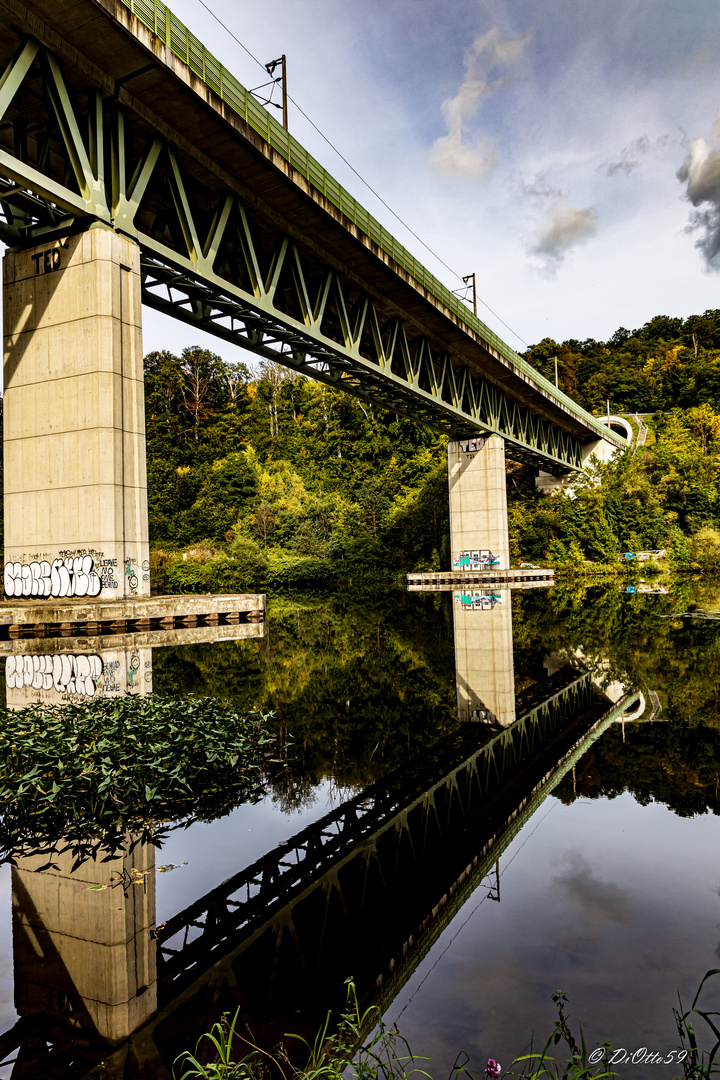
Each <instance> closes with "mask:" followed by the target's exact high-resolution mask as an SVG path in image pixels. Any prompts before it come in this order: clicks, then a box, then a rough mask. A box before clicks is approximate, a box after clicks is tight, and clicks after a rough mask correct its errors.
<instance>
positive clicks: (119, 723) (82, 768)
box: [0, 695, 275, 860]
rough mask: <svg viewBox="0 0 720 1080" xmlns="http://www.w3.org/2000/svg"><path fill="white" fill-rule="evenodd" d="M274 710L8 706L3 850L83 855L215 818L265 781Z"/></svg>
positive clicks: (146, 701)
mask: <svg viewBox="0 0 720 1080" xmlns="http://www.w3.org/2000/svg"><path fill="white" fill-rule="evenodd" d="M274 745H275V738H274V736H273V735H271V734H270V732H269V731H268V729H267V717H265V716H261V715H259V714H252V713H251V714H250V715H249V716H244V715H242V714H240V713H239V712H238V711H237V710H236V709H235V708H234V707H233V706H231V705H228V704H224V703H222V702H220V701H218V700H217V698H181V699H167V700H166V699H163V698H160V697H157V696H155V695H149V696H143V697H141V696H128V697H122V698H100V699H98V700H95V701H88V702H81V703H75V702H73V703H68V704H63V705H59V706H47V705H32V706H30V707H29V708H27V709H24V710H23V711H22V712H14V711H12V710H8V709H4V710H1V711H0V853H2V854H3V855H5V857H7V856H10V855H12V853H13V852H17V851H19V850H22V851H23V854H29V853H30V852H31V851H34V852H35V853H38V852H44V851H52V850H54V845H55V844H56V842H57V841H58V840H59V839H61V838H62V841H63V843H65V844H66V845H67V846H66V847H65V848H64V850H72V851H74V852H75V854H76V857H77V858H78V860H79V859H81V858H85V857H87V856H88V855H90V854H91V853H92V851H93V850H97V849H98V848H99V847H100V846H102V847H104V848H106V849H108V850H109V852H110V853H111V855H112V853H114V852H115V851H117V850H118V849H120V848H125V847H126V846H127V837H128V834H132V835H133V846H134V844H135V843H138V842H141V841H150V842H154V843H158V838H159V835H160V831H161V829H166V828H167V827H168V823H171V822H178V821H183V822H188V821H190V820H196V819H205V820H207V819H210V818H213V817H216V816H218V815H219V814H222V813H226V812H227V811H228V810H229V809H231V808H232V807H233V806H234V805H236V804H237V802H238V801H239V800H240V799H241V798H250V797H253V795H254V794H257V793H258V791H259V790H260V789H261V784H262V781H263V775H264V768H265V765H266V763H267V762H268V761H269V760H271V758H270V755H271V752H272V749H273V747H274Z"/></svg>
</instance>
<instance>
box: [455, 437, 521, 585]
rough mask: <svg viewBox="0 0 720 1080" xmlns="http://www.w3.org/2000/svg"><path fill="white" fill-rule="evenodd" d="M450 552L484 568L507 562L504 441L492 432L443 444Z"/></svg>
mask: <svg viewBox="0 0 720 1080" xmlns="http://www.w3.org/2000/svg"><path fill="white" fill-rule="evenodd" d="M448 487H449V491H450V555H451V563H452V567H453V569H455V568H458V567H460V566H461V565H463V564H465V563H467V561H468V560H469V562H470V563H472V564H473V565H477V567H478V568H479V567H480V566H483V567H485V568H486V569H488V570H490V569H497V570H507V569H508V568H509V566H510V542H509V539H508V521H507V494H506V488H505V443H504V441H503V440H502V439H501V438H499V437H498V436H493V437H492V438H489V439H466V440H463V441H461V442H451V443H449V444H448Z"/></svg>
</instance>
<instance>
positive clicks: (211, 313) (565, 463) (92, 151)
mask: <svg viewBox="0 0 720 1080" xmlns="http://www.w3.org/2000/svg"><path fill="white" fill-rule="evenodd" d="M36 60H39V63H40V64H41V67H42V71H43V77H44V85H45V89H46V97H47V99H48V101H49V102H50V106H51V110H52V118H53V121H54V124H55V126H56V129H57V131H58V132H59V133H60V135H61V137H62V143H63V145H64V147H65V152H66V154H67V159H68V166H67V168H66V172H67V173H68V176H69V175H70V174H72V177H74V180H75V184H76V187H77V191H76V190H73V188H72V187H70V186H69V185H68V183H67V182H66V183H61V182H58V181H57V179H54V178H52V177H50V176H48V175H45V173H44V172H43V170H42V169H40V168H36V167H34V166H32V165H31V164H29V162H28V161H27V160H23V159H22V158H21V157H17V156H15V155H14V154H12V153H10V152H9V151H8V150H6V149H3V148H2V147H0V207H2V211H3V212H4V215H5V221H4V222H0V237H1V238H2V239H4V240H5V241H6V242H7V243H9V244H11V245H14V246H20V245H22V244H25V245H30V244H33V243H38V242H39V241H40V240H41V239H45V238H47V237H49V236H51V235H53V233H55V234H67V232H69V231H73V229H79V228H86V227H87V226H88V224H89V223H91V222H100V223H103V224H105V225H107V226H109V227H111V228H114V229H115V230H117V231H119V232H122V233H123V234H125V235H127V236H129V237H131V238H133V239H135V240H136V241H137V242H138V243H139V245H140V248H141V253H142V258H141V265H142V274H143V301H144V302H145V303H146V304H148V305H149V306H151V307H153V308H155V309H157V310H160V311H164V312H165V313H167V314H169V315H171V316H172V317H174V318H178V319H181V320H182V321H184V322H186V323H189V324H191V325H194V326H197V327H198V328H201V329H203V330H205V331H207V332H209V333H211V334H213V335H215V336H216V337H219V338H223V339H225V340H227V341H232V342H233V343H234V344H237V345H240V346H241V347H243V348H246V349H248V350H250V351H251V352H254V353H256V354H257V355H260V356H263V357H265V358H267V359H270V360H274V361H277V362H278V363H280V364H283V365H285V366H287V367H289V368H291V369H293V370H295V371H297V372H300V373H302V374H304V375H307V376H309V377H310V378H313V379H317V380H319V381H321V382H324V383H327V384H328V385H330V386H333V387H335V388H336V389H340V390H343V391H345V392H347V393H349V394H352V395H354V396H355V397H358V398H362V399H364V400H366V401H369V402H371V403H373V404H376V405H379V406H381V407H383V408H385V409H388V410H389V411H391V412H395V413H397V414H399V415H403V416H406V417H410V418H411V419H414V420H417V421H419V422H421V423H423V424H425V425H427V426H429V427H431V428H434V429H435V430H437V431H440V432H443V433H445V434H447V435H448V436H449V437H450V438H453V439H462V438H469V437H473V436H477V435H499V436H501V437H502V438H503V439H504V440H505V446H506V451H507V453H508V456H509V457H511V458H515V459H517V460H519V461H523V462H526V463H528V464H531V465H533V466H534V467H539V468H542V469H544V470H545V471H549V472H555V473H563V472H567V471H569V470H577V469H580V468H581V464H582V455H581V443H580V440H579V439H577V438H576V437H575V436H573V435H572V434H570V433H569V432H566V431H564V430H562V429H561V428H560V427H558V426H557V425H555V424H553V423H551V422H549V421H547V420H545V419H544V418H542V417H541V416H539V415H538V414H536V413H533V412H532V411H531V410H530V409H528V408H527V407H526V406H523V405H521V404H520V403H518V402H517V401H515V400H512V399H510V398H508V397H506V396H505V395H504V394H503V392H502V391H501V390H500V389H499V388H498V387H497V386H495V385H494V384H493V383H491V382H490V381H489V380H488V379H486V378H484V377H483V376H482V375H480V374H479V373H477V372H474V371H471V370H470V369H469V368H468V367H467V366H465V365H464V364H462V363H461V362H460V361H458V360H457V359H455V358H453V357H452V356H451V355H450V354H449V353H446V352H440V351H439V350H438V349H437V347H435V346H433V344H432V343H431V341H430V340H429V339H428V338H427V337H424V336H422V335H418V334H417V333H416V332H414V331H413V329H412V327H411V325H410V323H409V322H408V321H407V320H405V319H403V318H401V317H398V316H395V315H393V316H391V317H388V316H387V314H386V313H384V312H383V310H382V306H381V304H380V303H378V302H377V301H376V299H374V298H373V297H372V296H370V295H368V294H367V293H364V292H363V290H362V289H361V288H359V287H358V286H357V284H356V283H353V282H351V281H349V280H348V278H347V277H346V276H343V275H342V274H341V273H339V272H338V271H337V270H336V269H334V268H333V267H331V266H329V265H325V266H323V265H319V263H318V258H317V257H316V256H314V255H313V254H311V253H310V252H309V251H306V250H303V249H302V248H301V246H300V245H299V244H298V243H296V242H295V241H294V240H292V239H291V238H290V237H289V236H280V237H279V239H278V236H277V234H273V235H272V238H271V240H272V245H271V246H272V247H273V248H274V255H273V257H272V259H271V260H270V263H269V266H268V267H267V268H266V269H263V259H262V258H261V253H260V250H259V248H258V239H259V240H260V241H261V242H262V243H264V245H265V247H266V248H267V246H268V242H269V239H270V234H269V233H268V234H267V235H266V236H260V237H258V226H257V225H254V227H253V228H252V229H251V227H250V224H249V222H248V217H247V213H246V209H245V206H244V205H243V203H242V201H241V200H240V199H239V197H238V196H236V195H235V194H233V193H230V192H227V193H225V194H224V195H222V196H221V197H219V199H218V202H217V205H216V207H215V213H214V216H213V217H212V220H211V221H210V223H209V224H208V222H207V221H205V224H204V225H203V224H202V222H201V220H200V218H201V215H200V214H199V213H198V212H197V211H196V209H195V208H194V206H193V194H192V192H191V190H190V188H189V187H188V184H187V182H186V178H185V176H184V175H183V172H182V170H181V168H180V165H179V163H178V160H177V156H176V154H175V151H174V149H173V147H172V146H171V145H170V144H168V143H167V142H164V141H163V140H162V139H160V138H159V137H156V138H153V139H151V140H150V141H149V143H148V144H147V146H146V147H145V150H144V152H143V153H142V155H141V157H140V159H139V160H138V161H136V162H135V163H134V167H133V168H132V171H131V163H130V162H129V160H128V156H127V154H128V150H127V147H128V142H127V138H126V132H125V117H124V115H123V113H122V111H121V110H120V109H118V108H113V109H112V112H111V123H110V125H109V128H110V130H109V136H110V137H109V143H110V146H109V153H107V154H106V151H105V145H104V141H105V139H106V138H107V136H108V124H107V122H106V110H105V109H104V106H103V102H102V101H101V99H100V96H99V94H97V93H96V92H95V91H93V90H90V91H89V92H88V104H87V112H88V115H87V116H86V117H84V116H83V117H81V116H80V115H79V114H78V113H79V110H78V107H77V106H76V105H74V104H73V100H72V95H71V94H70V93H69V92H68V88H67V87H66V85H65V82H64V80H63V75H62V71H61V69H60V66H59V64H58V61H57V59H56V58H55V56H54V55H53V54H52V53H50V52H49V51H48V50H46V49H44V48H42V47H41V46H40V45H39V44H38V43H37V42H35V41H32V40H30V41H28V42H26V44H25V45H24V46H23V47H22V49H21V50H20V51H19V53H18V55H17V56H16V57H15V58H14V59H13V61H12V62H11V63H10V65H8V68H7V69H6V71H5V72H4V74H3V76H2V77H1V78H0V122H2V120H3V117H4V116H5V115H6V113H7V111H8V109H9V108H10V106H11V105H12V102H13V99H14V97H15V95H16V94H17V92H18V90H19V89H20V87H21V86H22V84H23V82H24V80H25V79H26V78H27V76H28V73H29V72H30V70H31V68H32V66H33V64H34V63H35V61H36ZM84 130H86V131H87V134H86V135H84V134H83V131H84ZM25 157H27V155H25ZM106 157H107V158H108V160H109V162H110V169H109V173H110V175H109V176H108V177H107V178H106V176H105V173H104V168H105V161H106ZM159 169H162V175H163V176H164V177H165V178H166V182H165V197H166V198H167V207H168V213H171V214H172V215H173V216H174V221H175V224H176V229H175V234H174V235H173V240H172V242H173V244H174V246H170V245H169V244H168V243H166V242H165V238H164V236H163V237H162V238H161V236H162V230H157V231H156V234H155V235H151V234H150V233H148V232H147V231H145V230H144V229H143V227H142V226H143V225H144V224H145V226H146V221H144V220H143V214H142V212H141V211H142V207H143V200H144V199H145V198H146V197H147V195H148V192H149V191H150V189H151V187H152V184H153V181H154V180H155V181H157V178H158V170H159ZM231 223H232V225H231ZM223 245H224V251H223V255H222V257H220V254H221V249H223ZM228 247H230V248H231V258H232V260H234V263H235V265H234V270H235V272H234V273H233V268H232V267H231V266H230V265H229V262H228V254H227V252H228ZM318 275H319V281H320V284H319V285H318V284H317V279H318ZM311 278H313V279H315V284H314V285H313V284H312V281H311ZM238 279H241V283H239V282H238ZM281 283H282V287H280V286H281ZM351 301H352V304H351ZM291 308H292V310H290V309H291ZM329 321H330V322H331V324H332V327H329V326H328V322H329Z"/></svg>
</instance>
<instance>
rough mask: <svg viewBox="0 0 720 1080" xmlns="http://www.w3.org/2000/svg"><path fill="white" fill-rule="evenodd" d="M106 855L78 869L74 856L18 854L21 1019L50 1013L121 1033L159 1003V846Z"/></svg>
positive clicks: (15, 892)
mask: <svg viewBox="0 0 720 1080" xmlns="http://www.w3.org/2000/svg"><path fill="white" fill-rule="evenodd" d="M101 859H102V853H101V854H100V855H98V856H97V857H96V858H95V859H93V860H89V861H87V862H84V863H83V864H82V866H80V867H79V868H78V869H77V870H75V871H74V872H73V870H72V863H73V856H72V855H71V854H70V853H66V854H64V855H59V856H55V857H54V859H53V861H54V863H55V864H56V866H55V867H54V868H53V869H50V870H48V869H44V870H41V869H39V868H40V867H41V866H42V865H47V856H46V855H42V856H32V857H29V858H23V857H22V856H19V857H16V865H15V866H14V867H13V871H12V905H13V959H14V966H15V1005H16V1008H17V1010H18V1012H19V1013H20V1016H21V1017H30V1016H37V1015H48V1014H52V1015H55V1016H59V1017H61V1018H64V1019H66V1020H68V1021H71V1022H72V1023H73V1024H74V1025H76V1026H78V1027H82V1028H86V1029H88V1030H89V1031H91V1032H96V1033H97V1034H98V1035H100V1036H102V1037H103V1038H104V1039H109V1040H116V1039H124V1038H126V1037H127V1036H128V1035H129V1034H130V1033H131V1032H133V1031H134V1030H135V1028H137V1027H138V1025H139V1024H142V1023H144V1022H145V1021H146V1020H148V1019H149V1018H150V1017H151V1016H152V1015H153V1013H154V1012H155V1010H156V1008H157V973H156V962H155V953H156V944H155V941H154V940H152V939H151V937H150V931H151V930H152V929H153V928H154V926H155V848H154V847H153V846H152V845H150V844H142V845H138V846H137V847H136V848H135V849H134V851H133V852H132V854H131V855H125V856H124V857H123V858H121V859H115V860H113V861H112V862H102V861H101ZM112 874H115V875H118V877H115V878H112V877H111V875H112ZM120 876H122V881H124V882H125V883H126V885H125V889H124V890H123V884H122V881H121V883H120V884H116V885H115V886H114V887H112V888H110V887H108V886H109V885H110V884H111V883H112V882H113V881H118V878H119V877H120ZM133 877H134V878H135V879H136V881H137V883H136V884H133V883H131V882H132V879H133ZM98 886H102V888H98Z"/></svg>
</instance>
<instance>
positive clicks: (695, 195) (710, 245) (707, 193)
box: [677, 120, 720, 270]
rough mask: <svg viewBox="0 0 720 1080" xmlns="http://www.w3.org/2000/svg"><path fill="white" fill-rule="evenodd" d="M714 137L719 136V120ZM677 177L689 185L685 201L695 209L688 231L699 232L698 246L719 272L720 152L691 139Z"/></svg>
mask: <svg viewBox="0 0 720 1080" xmlns="http://www.w3.org/2000/svg"><path fill="white" fill-rule="evenodd" d="M713 135H714V136H715V137H716V139H717V138H718V137H720V121H718V120H716V121H715V125H714V128H713ZM677 177H678V180H680V182H681V183H683V184H685V185H686V188H685V198H686V199H687V200H688V201H689V202H691V203H692V205H693V206H694V207H695V210H694V211H693V212H692V214H691V216H690V224H689V226H688V231H695V230H699V231H700V233H701V235H700V237H699V238H698V240H697V241H696V247H698V248H699V249H700V251H702V253H703V255H704V256H705V262H706V263H707V266H708V268H712V269H715V270H720V149H718V147H711V146H709V145H708V143H707V142H706V141H705V139H691V140H690V149H689V152H688V155H687V157H686V158H685V161H684V162H683V163H682V165H681V166H680V168H679V169H678V172H677Z"/></svg>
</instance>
